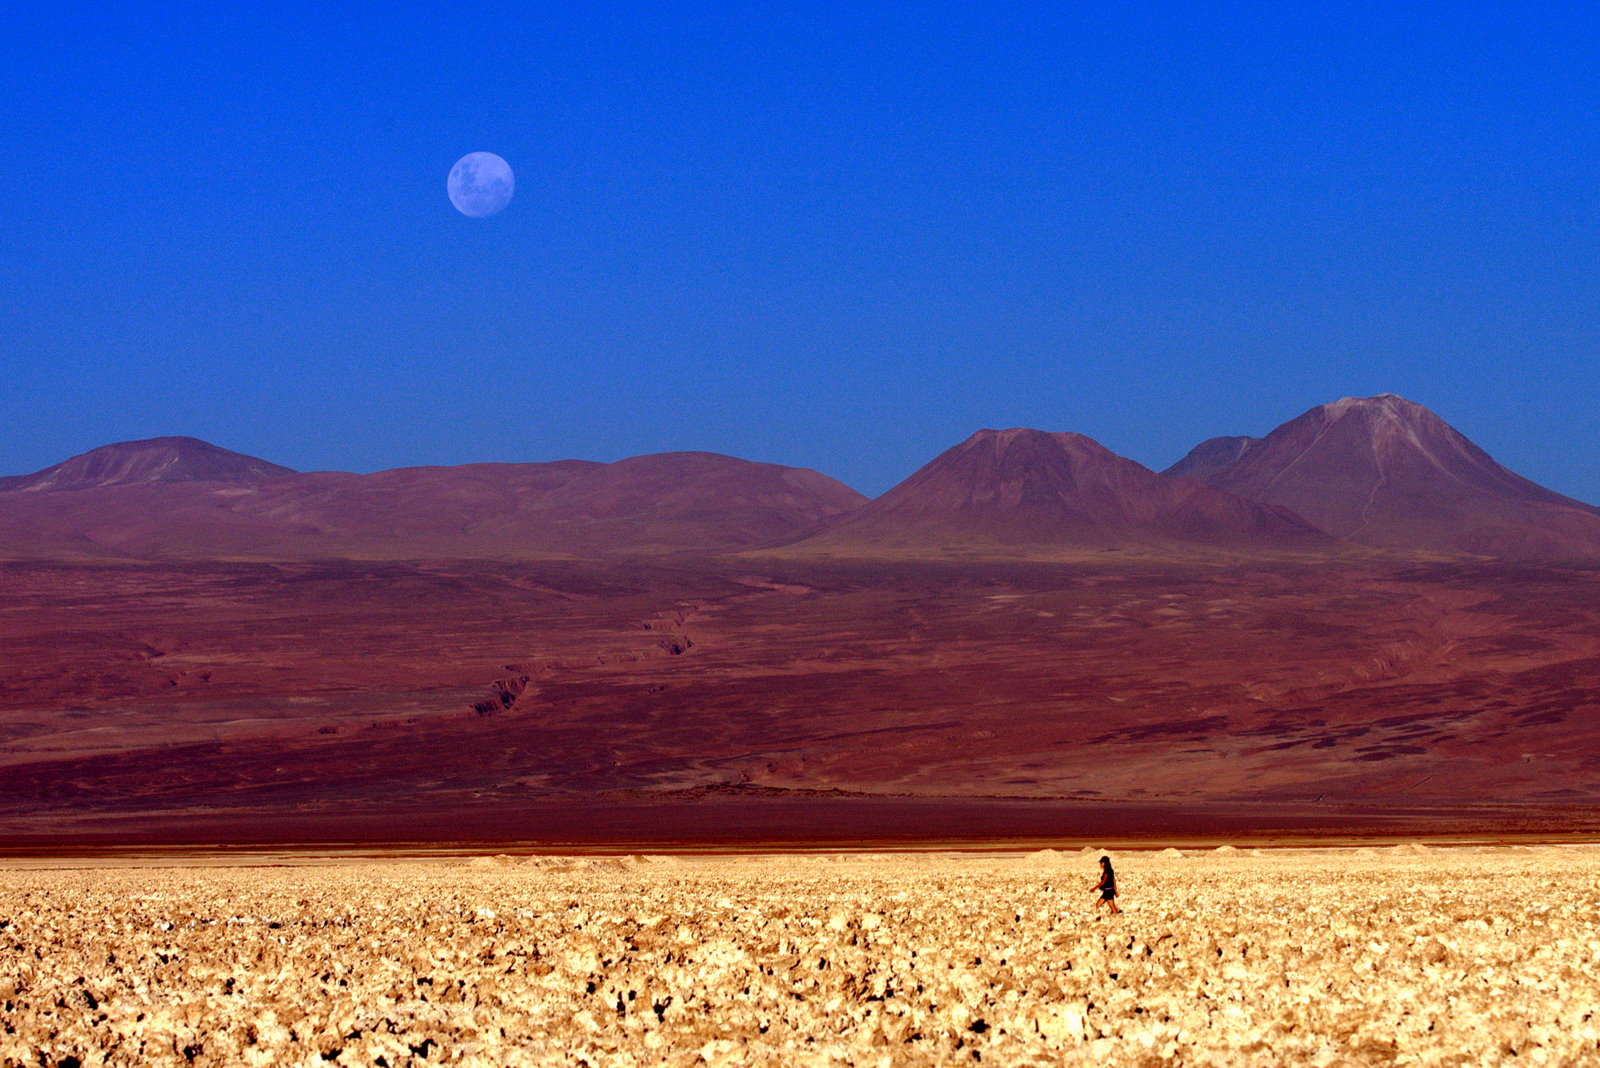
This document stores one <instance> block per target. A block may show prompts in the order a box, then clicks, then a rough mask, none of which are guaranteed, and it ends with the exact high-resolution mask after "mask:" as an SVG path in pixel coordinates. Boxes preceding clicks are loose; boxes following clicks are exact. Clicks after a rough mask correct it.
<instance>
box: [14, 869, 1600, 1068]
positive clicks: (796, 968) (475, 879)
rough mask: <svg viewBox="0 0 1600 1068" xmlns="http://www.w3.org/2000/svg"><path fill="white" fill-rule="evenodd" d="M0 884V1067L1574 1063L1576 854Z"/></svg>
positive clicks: (260, 875)
mask: <svg viewBox="0 0 1600 1068" xmlns="http://www.w3.org/2000/svg"><path fill="white" fill-rule="evenodd" d="M1112 855H1113V857H1114V858H1115V861H1116V865H1117V869H1118V875H1119V882H1120V886H1121V890H1122V898H1121V900H1122V903H1123V905H1124V907H1125V910H1126V911H1125V912H1124V914H1123V915H1121V916H1117V917H1108V916H1104V915H1100V914H1097V913H1096V912H1094V911H1093V910H1092V908H1091V900H1092V899H1091V893H1090V890H1089V887H1090V886H1091V884H1092V883H1093V882H1094V880H1095V877H1096V864H1095V860H1096V857H1097V856H1098V851H1097V850H1092V849H1084V850H1082V851H1081V852H1080V851H1078V850H1072V851H1061V852H1056V851H1043V852H1037V853H1031V854H981V855H980V854H901V855H850V854H842V855H825V856H824V855H808V856H750V855H745V856H723V857H623V858H606V859H596V858H588V859H581V858H554V857H510V856H495V857H490V856H484V857H476V858H438V857H435V858H424V859H417V858H410V859H403V858H387V859H385V858H377V859H374V858H370V857H369V858H365V859H352V858H331V857H322V858H307V857H298V858H297V857H293V856H279V857H258V858H255V860H254V861H253V862H251V863H249V864H243V863H241V862H240V861H239V860H238V859H237V858H235V859H233V860H231V861H229V862H228V864H226V865H225V864H222V863H218V862H211V863H207V862H203V861H196V860H194V859H192V858H191V859H189V860H186V861H182V862H179V861H173V860H161V859H155V860H151V859H146V860H143V861H139V862H134V863H129V862H117V863H112V862H106V861H98V862H70V861H62V860H54V861H50V862H41V861H27V860H21V859H13V860H10V861H6V862H4V864H3V866H0V1003H3V1007H4V1009H5V1012H4V1015H3V1033H0V1064H4V1065H6V1066H12V1065H23V1064H27V1065H41V1064H42V1065H63V1064H73V1063H77V1064H82V1065H92V1064H102V1063H107V1064H195V1065H207V1064H315V1065H321V1064H338V1065H355V1064H360V1065H386V1066H388V1068H399V1066H401V1065H421V1064H437V1063H462V1064H507V1065H519V1064H588V1065H631V1064H671V1065H693V1064H701V1063H707V1064H817V1065H897V1064H934V1063H938V1064H951V1063H967V1062H971V1063H980V1062H982V1063H991V1064H1096V1065H1100V1064H1185V1065H1197V1064H1228V1065H1237V1064H1283V1063H1297V1064H1329V1065H1331V1064H1424V1065H1433V1064H1439V1065H1477V1064H1502V1063H1517V1064H1576V1063H1596V1062H1597V1061H1600V964H1597V963H1596V961H1597V959H1600V847H1593V846H1534V847H1489V846H1458V847H1436V848H1430V847H1425V846H1420V845H1410V846H1397V847H1382V848H1377V847H1372V848H1360V849H1356V848H1351V849H1306V850H1294V849H1271V850H1230V849H1226V848H1224V849H1222V850H1213V849H1207V850H1203V851H1201V850H1190V851H1178V850H1165V851H1157V850H1144V851H1126V852H1115V853H1113V854H1112Z"/></svg>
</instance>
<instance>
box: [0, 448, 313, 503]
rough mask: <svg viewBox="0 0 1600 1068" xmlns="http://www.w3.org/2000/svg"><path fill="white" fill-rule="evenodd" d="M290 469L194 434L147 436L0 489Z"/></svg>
mask: <svg viewBox="0 0 1600 1068" xmlns="http://www.w3.org/2000/svg"><path fill="white" fill-rule="evenodd" d="M292 474H294V470H293V469H292V468H288V467H281V466H279V465H278V464H274V463H268V462H267V461H266V460H260V459H257V458H256V457H254V456H245V455H243V454H241V453H237V452H229V451H228V450H227V449H222V448H218V447H217V446H215V445H212V444H210V443H209V442H204V441H201V440H200V439H198V438H182V437H176V438H149V439H147V440H144V441H124V442H120V443H118V444H116V445H105V446H102V447H100V448H98V449H91V450H90V451H88V452H86V453H83V454H81V455H79V456H74V457H72V458H71V459H70V460H63V461H62V462H61V463H58V464H55V465H54V466H52V467H47V468H45V469H44V470H43V471H38V472H35V473H34V474H31V475H17V476H13V477H11V478H0V493H4V492H8V491H9V492H47V491H68V490H87V489H100V488H103V487H105V486H141V485H153V484H158V483H171V482H260V481H262V480H263V479H268V478H277V477H280V476H282V475H292Z"/></svg>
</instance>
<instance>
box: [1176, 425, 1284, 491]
mask: <svg viewBox="0 0 1600 1068" xmlns="http://www.w3.org/2000/svg"><path fill="white" fill-rule="evenodd" d="M1260 440H1261V439H1260V438H1251V437H1245V436H1243V435H1234V436H1231V437H1221V438H1207V439H1206V440H1205V441H1202V442H1201V443H1200V444H1198V445H1196V446H1195V447H1194V448H1192V449H1190V450H1189V454H1188V455H1187V456H1185V457H1184V458H1183V459H1181V460H1179V461H1178V462H1177V463H1175V464H1173V465H1172V466H1171V467H1169V468H1167V469H1166V470H1165V471H1163V472H1161V473H1162V474H1163V475H1166V476H1167V477H1168V478H1192V479H1194V480H1195V481H1197V482H1204V481H1206V480H1207V479H1209V478H1210V477H1211V476H1212V475H1214V474H1216V473H1217V472H1218V471H1220V470H1222V469H1223V468H1224V467H1227V466H1228V465H1229V464H1231V463H1233V462H1234V461H1235V460H1237V459H1239V458H1240V457H1241V456H1243V455H1244V454H1245V453H1246V452H1248V451H1249V450H1250V447H1251V446H1253V445H1255V444H1256V443H1257V442H1258V441H1260Z"/></svg>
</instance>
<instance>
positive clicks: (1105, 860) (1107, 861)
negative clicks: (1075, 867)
mask: <svg viewBox="0 0 1600 1068" xmlns="http://www.w3.org/2000/svg"><path fill="white" fill-rule="evenodd" d="M1100 863H1102V864H1104V865H1105V866H1106V867H1108V868H1109V867H1110V866H1111V858H1110V857H1101V858H1100Z"/></svg>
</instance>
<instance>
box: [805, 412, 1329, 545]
mask: <svg viewBox="0 0 1600 1068" xmlns="http://www.w3.org/2000/svg"><path fill="white" fill-rule="evenodd" d="M1325 541H1326V539H1325V537H1324V536H1323V535H1322V534H1321V533H1320V532H1318V531H1316V530H1314V529H1313V528H1311V527H1310V526H1309V525H1307V524H1306V523H1305V522H1304V521H1303V520H1301V519H1299V518H1298V517H1296V516H1293V515H1290V514H1288V513H1287V512H1284V511H1283V510H1282V509H1277V508H1272V507H1264V506H1261V505H1257V504H1252V503H1250V502H1248V501H1244V500H1241V499H1239V498H1237V497H1234V496H1231V495H1229V494H1226V493H1220V492H1217V491H1215V490H1211V489H1209V488H1208V487H1206V486H1204V485H1202V484H1199V483H1196V482H1180V481H1177V480H1173V479H1165V478H1162V477H1161V476H1160V475H1157V474H1155V473H1154V472H1152V471H1150V470H1149V469H1148V468H1146V467H1144V466H1142V465H1140V464H1138V463H1135V462H1134V461H1132V460H1129V459H1127V458H1126V457H1122V456H1118V455H1117V454H1116V453H1114V452H1112V451H1111V450H1109V449H1107V448H1106V447H1105V446H1103V445H1101V444H1100V443H1099V442H1097V441H1095V440H1094V439H1092V438H1088V437H1085V436H1084V435H1082V434H1072V433H1050V432H1046V431H1042V430H1030V429H1025V428H1012V429H1009V430H980V431H978V432H977V433H975V434H973V435H972V436H971V437H969V438H967V439H966V440H965V441H963V442H961V443H960V444H959V445H955V446H953V447H951V448H949V449H946V450H945V451H944V452H943V453H940V454H939V455H938V456H936V457H935V458H934V459H933V460H931V461H930V462H928V463H927V464H926V465H924V466H923V467H922V468H920V469H919V470H917V471H916V472H914V473H913V474H912V475H911V476H910V477H909V478H907V479H906V480H905V481H903V482H901V483H900V484H899V485H897V486H895V487H894V488H893V489H891V490H889V491H888V492H887V493H885V494H884V495H883V496H881V497H879V498H877V499H876V500H874V501H871V502H869V503H867V504H865V505H863V506H862V507H861V508H859V509H857V510H856V511H854V512H851V513H849V514H848V515H845V516H843V517H842V518H841V519H840V520H839V521H837V522H836V523H835V524H833V525H832V526H831V527H830V528H829V529H828V530H825V531H823V532H822V533H821V534H820V535H818V536H817V537H815V538H812V539H808V541H807V542H802V543H801V544H802V545H806V546H809V547H815V548H818V549H824V550H827V551H853V550H857V549H861V550H868V551H874V552H875V551H881V550H883V549H896V548H898V549H906V550H914V551H932V552H949V551H958V552H965V551H969V550H974V549H978V550H981V549H983V548H985V547H1000V546H1009V547H1013V548H1026V549H1028V551H1030V552H1031V551H1049V550H1052V549H1058V548H1069V547H1078V548H1106V547H1122V546H1135V545H1175V544H1188V545H1195V544H1203V545H1208V546H1219V545H1252V546H1255V547H1258V548H1259V547H1267V546H1270V547H1275V548H1278V547H1284V548H1301V547H1304V546H1306V545H1308V544H1321V543H1323V542H1325Z"/></svg>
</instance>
